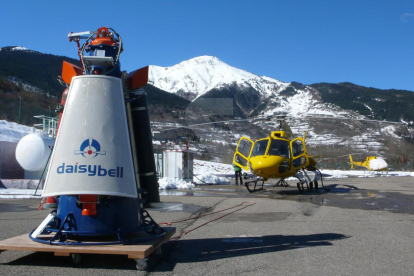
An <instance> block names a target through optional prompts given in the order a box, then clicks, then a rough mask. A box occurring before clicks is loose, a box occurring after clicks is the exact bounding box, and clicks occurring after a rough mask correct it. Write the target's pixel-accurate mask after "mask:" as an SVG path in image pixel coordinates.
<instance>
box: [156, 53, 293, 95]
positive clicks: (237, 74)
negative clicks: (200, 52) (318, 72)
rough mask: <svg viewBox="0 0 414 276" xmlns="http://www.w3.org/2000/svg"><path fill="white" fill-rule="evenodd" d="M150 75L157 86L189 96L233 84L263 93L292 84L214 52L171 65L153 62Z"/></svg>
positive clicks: (278, 89)
mask: <svg viewBox="0 0 414 276" xmlns="http://www.w3.org/2000/svg"><path fill="white" fill-rule="evenodd" d="M149 79H150V81H151V82H153V84H154V86H155V87H158V88H160V89H162V90H165V91H168V92H172V93H177V94H179V95H181V96H184V97H185V98H187V99H188V100H194V99H195V98H197V97H200V96H201V95H203V94H205V93H206V92H208V91H210V90H212V89H215V88H216V89H218V88H222V87H224V86H226V85H232V84H236V85H238V86H239V87H240V88H243V87H252V88H254V89H255V90H257V91H258V92H259V93H261V94H262V95H263V96H264V97H269V96H270V95H272V94H273V93H274V92H280V91H282V90H283V89H285V88H286V87H287V86H288V85H289V83H285V82H282V81H279V80H276V79H272V78H269V77H260V76H257V75H255V74H252V73H249V72H247V71H245V70H241V69H238V68H235V67H232V66H230V65H228V64H226V63H224V62H223V61H221V60H220V59H218V58H217V57H213V56H200V57H196V58H192V59H190V60H186V61H183V62H181V63H179V64H177V65H174V66H171V67H160V66H154V65H151V66H150V70H149Z"/></svg>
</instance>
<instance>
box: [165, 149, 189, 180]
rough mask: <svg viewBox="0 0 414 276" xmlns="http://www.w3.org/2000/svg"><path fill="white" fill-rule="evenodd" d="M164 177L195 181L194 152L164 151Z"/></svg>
mask: <svg viewBox="0 0 414 276" xmlns="http://www.w3.org/2000/svg"><path fill="white" fill-rule="evenodd" d="M162 160H163V166H162V167H163V177H169V178H177V179H182V180H184V181H187V182H192V181H193V162H194V152H192V151H189V150H164V152H163V158H162Z"/></svg>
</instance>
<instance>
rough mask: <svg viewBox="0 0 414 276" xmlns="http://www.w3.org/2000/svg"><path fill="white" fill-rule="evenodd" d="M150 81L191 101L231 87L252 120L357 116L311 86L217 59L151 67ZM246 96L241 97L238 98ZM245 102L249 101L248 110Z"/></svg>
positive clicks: (193, 59)
mask: <svg viewBox="0 0 414 276" xmlns="http://www.w3.org/2000/svg"><path fill="white" fill-rule="evenodd" d="M149 80H150V81H151V82H152V83H153V85H154V86H155V87H157V88H160V89H162V90H164V91H167V92H170V93H174V94H177V95H179V96H181V97H184V98H186V99H187V100H191V101H195V100H196V99H197V98H199V97H201V96H203V95H206V94H208V93H209V92H210V93H211V91H213V90H215V91H217V90H219V91H220V90H223V89H229V87H231V88H232V91H233V92H232V93H233V94H234V95H233V96H234V97H235V98H238V100H236V104H237V105H238V106H239V107H240V108H241V109H242V110H244V111H247V112H245V115H249V116H250V115H252V114H253V115H264V116H269V115H272V114H276V113H287V114H289V115H290V116H294V117H297V116H306V115H308V114H323V115H330V116H339V114H340V115H342V116H350V115H352V117H355V116H357V114H355V113H352V114H349V112H346V111H345V112H344V111H341V110H340V108H338V107H337V106H334V105H329V104H325V103H323V102H322V100H321V97H320V95H319V92H318V91H317V90H316V89H314V88H312V87H311V86H306V85H301V84H298V83H287V82H282V81H279V80H276V79H273V78H269V77H266V76H258V75H255V74H253V73H249V72H247V71H245V70H241V69H238V68H235V67H232V66H230V65H228V64H226V63H225V62H223V61H221V60H220V59H218V58H217V57H213V56H200V57H196V58H192V59H190V60H186V61H183V62H181V63H179V64H177V65H174V66H171V67H160V66H153V65H151V66H150V70H149ZM242 93H243V95H240V96H239V97H237V94H242ZM215 95H217V93H216V94H215ZM246 96H247V97H246ZM243 98H248V99H249V100H248V101H249V105H248V106H247V105H246V104H245V103H244V102H243ZM255 111H256V112H255Z"/></svg>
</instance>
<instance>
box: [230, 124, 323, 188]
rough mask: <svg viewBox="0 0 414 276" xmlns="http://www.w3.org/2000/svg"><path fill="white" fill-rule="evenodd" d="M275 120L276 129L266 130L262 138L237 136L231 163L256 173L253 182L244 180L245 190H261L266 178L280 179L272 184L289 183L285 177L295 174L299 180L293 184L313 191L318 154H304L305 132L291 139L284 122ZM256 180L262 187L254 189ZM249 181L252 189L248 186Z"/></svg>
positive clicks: (316, 174)
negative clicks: (266, 134)
mask: <svg viewBox="0 0 414 276" xmlns="http://www.w3.org/2000/svg"><path fill="white" fill-rule="evenodd" d="M279 122H280V125H279V130H277V131H273V132H271V133H269V136H268V137H266V138H261V139H258V140H256V141H255V142H253V141H252V140H251V139H249V138H247V137H244V136H243V137H242V138H240V140H239V142H238V144H237V148H236V152H235V153H234V156H233V162H234V163H235V164H237V165H238V166H240V167H241V168H243V169H244V170H246V171H249V170H250V171H251V172H252V173H253V174H254V175H255V176H256V179H255V180H254V181H251V182H246V183H245V186H246V188H247V189H248V190H249V192H255V191H258V190H262V189H263V186H264V182H265V181H267V180H268V179H270V178H279V179H280V180H279V181H278V182H277V183H276V184H275V185H274V186H289V184H288V183H287V182H286V181H285V179H286V178H289V177H296V178H298V179H299V182H298V183H297V187H298V189H299V191H300V192H303V190H304V187H303V184H305V183H306V185H307V186H308V188H309V189H312V188H315V190H317V189H318V180H319V179H320V177H321V173H320V172H319V170H317V169H316V164H317V162H316V161H315V158H320V157H321V156H309V155H308V152H307V149H306V146H305V133H304V135H303V137H298V138H294V137H293V134H292V131H291V129H290V127H289V126H288V124H287V123H286V122H285V121H284V120H279ZM236 157H238V158H237V159H238V161H236ZM260 181H261V182H262V184H261V186H262V187H261V188H256V187H257V185H258V183H259V182H260ZM252 182H253V183H254V188H253V189H251V188H250V183H252ZM308 184H309V185H308ZM259 186H260V184H259Z"/></svg>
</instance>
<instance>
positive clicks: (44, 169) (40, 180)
mask: <svg viewBox="0 0 414 276" xmlns="http://www.w3.org/2000/svg"><path fill="white" fill-rule="evenodd" d="M53 147H54V146H52V148H51V149H50V154H49V157H48V158H47V162H46V165H45V167H44V168H43V172H42V175H41V176H40V179H39V183H37V187H36V191H35V192H34V194H33V195H36V193H37V189H39V185H40V183H42V178H43V175H44V174H45V171H46V168H47V164H49V160H50V156H52V152H53Z"/></svg>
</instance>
